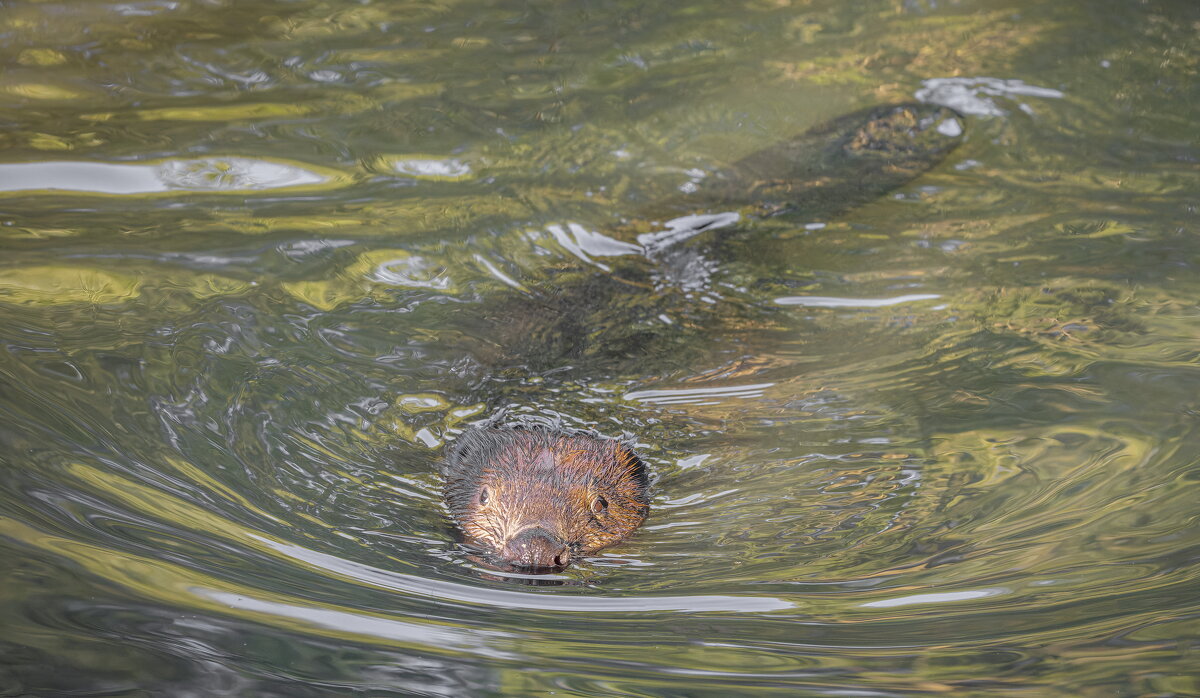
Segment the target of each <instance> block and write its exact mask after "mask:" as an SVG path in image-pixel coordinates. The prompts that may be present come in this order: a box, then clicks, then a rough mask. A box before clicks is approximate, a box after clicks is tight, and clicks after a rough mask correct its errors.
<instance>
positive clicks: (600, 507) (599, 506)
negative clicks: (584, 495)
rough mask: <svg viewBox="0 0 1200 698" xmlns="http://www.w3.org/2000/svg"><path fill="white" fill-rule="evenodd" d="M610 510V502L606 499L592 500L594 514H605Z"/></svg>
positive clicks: (597, 498)
mask: <svg viewBox="0 0 1200 698" xmlns="http://www.w3.org/2000/svg"><path fill="white" fill-rule="evenodd" d="M607 509H608V500H607V499H605V498H604V497H596V498H595V499H593V500H592V513H593V514H603V513H604V512H605V511H606V510H607Z"/></svg>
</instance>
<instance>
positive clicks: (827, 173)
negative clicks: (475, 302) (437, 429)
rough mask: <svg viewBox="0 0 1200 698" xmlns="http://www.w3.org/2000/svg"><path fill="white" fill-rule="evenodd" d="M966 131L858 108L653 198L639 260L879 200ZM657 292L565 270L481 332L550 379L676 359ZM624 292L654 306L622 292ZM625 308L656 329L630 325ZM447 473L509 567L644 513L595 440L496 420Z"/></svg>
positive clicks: (636, 470)
mask: <svg viewBox="0 0 1200 698" xmlns="http://www.w3.org/2000/svg"><path fill="white" fill-rule="evenodd" d="M962 134H963V125H962V120H961V117H960V116H959V115H958V114H956V113H955V112H953V111H952V110H950V109H946V108H944V107H935V106H929V105H923V104H902V105H894V106H885V107H875V108H871V109H865V110H862V111H859V112H855V113H853V114H849V115H847V116H844V117H841V118H838V119H835V120H833V121H831V122H829V123H827V124H823V125H821V126H818V127H816V128H813V129H810V130H809V131H807V132H805V133H803V134H801V135H799V136H797V137H795V138H793V139H791V140H789V141H786V142H784V143H781V144H779V145H777V146H775V147H773V148H768V149H766V150H763V151H760V152H758V153H755V154H753V155H750V156H748V157H746V158H743V159H742V160H740V161H738V162H737V163H735V164H734V165H733V166H731V167H729V168H728V169H725V170H722V171H718V172H715V173H713V174H712V176H710V177H708V178H706V180H705V183H704V185H703V186H702V187H700V189H699V190H698V191H696V192H693V193H690V194H685V195H676V196H673V197H671V198H670V199H668V200H665V201H660V202H659V203H658V204H656V205H655V206H653V207H650V210H647V211H645V212H644V213H643V214H642V215H639V216H635V217H634V218H633V219H631V220H635V221H636V220H641V221H654V220H657V221H664V220H668V219H674V220H671V221H670V223H669V224H668V230H667V231H665V232H663V233H656V234H650V235H639V236H638V239H639V241H640V242H642V243H643V244H642V248H643V250H644V257H645V259H648V260H649V261H650V262H651V263H653V264H655V265H658V267H659V268H664V267H665V266H666V265H671V264H675V263H678V261H677V260H674V259H673V258H672V255H674V256H675V257H679V256H680V254H678V253H677V252H678V251H679V250H681V249H682V248H681V247H680V242H681V241H683V240H686V239H688V238H690V237H693V236H695V235H699V234H701V233H703V234H710V231H713V230H717V229H718V228H726V229H727V231H728V228H729V226H731V224H732V223H733V222H736V221H738V220H740V219H741V218H743V217H748V218H765V217H774V216H779V215H783V214H797V215H803V216H805V217H806V219H807V220H810V221H812V220H822V219H827V218H829V217H831V216H833V215H836V214H837V213H840V212H842V211H845V210H847V209H849V208H852V207H854V206H858V205H862V204H865V203H868V202H870V201H873V200H876V199H878V198H880V197H881V196H883V195H884V194H886V193H887V192H889V191H891V190H893V189H895V188H897V187H899V186H901V185H903V184H905V183H907V182H908V181H910V180H912V179H914V178H915V177H917V176H918V175H920V174H922V173H924V172H926V171H928V170H929V169H931V168H932V167H933V166H934V165H936V164H937V163H939V162H941V161H942V159H944V158H945V156H946V155H947V154H948V153H949V152H950V151H952V150H953V149H954V148H955V147H956V146H957V145H958V144H959V143H960V142H961V140H962ZM714 212H715V213H716V214H717V215H715V216H714V215H691V214H713V213H714ZM714 221H715V222H716V223H714ZM717 234H718V235H719V234H720V233H717ZM727 247H730V246H727ZM643 261H645V260H643ZM572 281H574V283H572ZM563 282H565V283H563ZM653 288H654V286H653V285H652V284H648V283H644V282H642V281H641V280H638V279H630V278H621V277H620V276H619V275H618V274H616V273H612V274H598V273H595V272H594V270H593V271H592V272H586V271H585V272H578V273H573V272H564V273H561V274H558V275H556V277H555V283H554V284H552V287H551V288H548V289H534V291H533V293H532V294H531V295H530V297H518V298H517V299H516V300H517V301H518V302H517V303H515V304H512V305H509V306H506V307H504V308H502V309H501V310H500V312H495V313H493V314H492V316H491V317H492V318H493V319H494V322H493V326H491V327H490V328H489V331H488V332H487V333H486V336H488V337H489V338H490V339H491V340H492V341H493V343H494V345H495V346H497V347H500V348H501V350H502V351H507V352H508V353H509V354H510V356H512V357H513V359H514V360H515V361H516V362H518V365H520V366H522V367H525V370H528V369H529V367H530V366H533V365H537V364H538V362H540V363H541V364H543V365H545V366H546V368H547V369H548V370H557V369H558V368H559V367H561V366H562V365H563V362H566V361H572V360H579V359H586V358H588V357H596V356H599V357H601V358H607V359H610V360H611V361H622V360H639V359H638V358H637V357H638V356H641V357H643V360H644V358H645V357H647V356H648V355H653V354H654V353H655V352H659V353H663V354H665V355H670V356H675V357H677V356H679V351H680V350H679V347H680V346H682V345H683V344H686V342H682V341H681V340H682V339H686V338H682V337H679V336H675V335H667V334H664V333H670V332H676V333H678V332H682V331H683V330H682V329H680V326H681V325H682V324H684V323H667V324H665V325H664V323H662V322H661V321H659V320H658V318H661V317H665V316H664V315H663V314H662V312H663V311H662V309H661V307H660V305H661V303H662V302H665V301H663V300H662V299H663V297H665V296H666V295H667V294H663V293H657V292H655V291H652V290H651V289H653ZM633 293H638V294H641V296H651V297H650V298H638V299H633V300H631V299H630V298H628V297H622V296H621V294H625V296H628V295H629V294H633ZM520 303H525V304H526V306H525V307H522V306H520ZM630 308H637V309H640V310H639V311H638V312H640V313H641V315H644V316H646V318H650V322H651V323H652V325H653V326H654V329H653V330H646V329H645V328H644V327H643V325H645V324H646V323H641V324H639V319H638V318H637V317H636V316H632V315H630V314H629V309H630ZM691 324H694V323H691ZM689 337H690V335H689ZM585 338H586V339H585ZM692 339H694V338H692ZM660 340H661V341H660ZM688 341H691V340H690V339H689V340H688ZM445 474H446V487H445V500H446V503H447V505H448V507H449V510H450V514H451V516H452V518H453V520H454V522H455V524H457V526H458V527H459V529H460V530H461V531H462V533H463V537H464V540H465V542H466V543H467V544H468V545H471V546H474V547H476V548H478V549H480V550H482V551H483V552H484V553H485V555H486V557H487V559H488V560H489V564H494V565H496V566H497V567H500V568H504V569H508V570H519V571H527V572H547V571H557V570H562V569H563V568H565V567H566V566H567V565H568V564H569V563H570V562H571V560H572V559H573V558H575V557H578V556H579V555H584V554H589V553H593V552H596V551H598V550H600V549H601V548H604V547H606V546H609V545H612V544H614V543H617V542H619V541H621V540H624V539H625V538H626V537H628V536H629V535H630V534H631V533H632V532H633V531H634V530H635V529H636V528H637V527H638V526H639V525H641V523H642V521H643V520H644V519H645V518H646V515H647V514H648V512H649V495H648V491H647V490H648V480H647V473H646V467H645V465H644V464H643V463H642V460H641V459H640V458H639V457H638V456H637V454H635V453H634V452H633V451H632V449H630V448H629V447H628V446H626V445H624V444H622V443H620V442H618V441H615V440H613V439H609V438H605V437H603V436H601V435H599V434H596V433H594V432H584V431H576V430H568V429H561V428H556V427H552V426H546V425H542V424H535V423H529V422H518V423H510V424H499V423H497V421H496V420H492V421H490V422H488V423H486V424H484V425H482V426H479V427H475V428H473V429H471V430H469V431H467V432H466V433H464V434H463V435H462V436H460V437H459V438H458V440H457V444H456V446H455V447H454V449H453V450H452V452H451V454H450V456H449V458H448V462H447V466H446V471H445Z"/></svg>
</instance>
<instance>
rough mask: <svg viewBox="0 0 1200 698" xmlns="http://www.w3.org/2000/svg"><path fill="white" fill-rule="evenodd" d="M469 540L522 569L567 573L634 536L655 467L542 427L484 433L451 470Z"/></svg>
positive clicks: (603, 443)
mask: <svg viewBox="0 0 1200 698" xmlns="http://www.w3.org/2000/svg"><path fill="white" fill-rule="evenodd" d="M445 496H446V503H447V504H448V505H449V507H450V511H451V514H452V515H453V516H454V519H455V521H457V522H458V524H459V527H460V528H461V529H462V531H463V535H464V536H465V538H466V541H467V543H469V544H471V545H473V546H475V547H477V548H479V549H481V551H483V552H484V553H485V555H487V557H488V559H489V561H490V562H492V563H493V564H498V565H499V566H502V567H508V568H513V569H517V570H522V571H531V572H542V571H554V570H561V569H563V568H565V567H566V566H567V565H568V564H569V563H570V561H571V559H572V558H574V557H576V556H579V555H586V554H589V553H593V552H596V551H597V550H600V549H601V548H604V547H606V546H608V545H611V544H613V543H616V542H618V541H620V540H623V539H624V538H626V537H627V536H628V535H629V534H630V533H632V532H633V531H634V529H636V528H637V527H638V526H640V525H641V523H642V521H643V520H644V519H645V518H646V514H647V512H648V511H649V508H650V501H649V494H648V482H647V473H646V466H645V464H644V463H642V460H641V459H640V458H638V457H637V455H636V454H635V453H634V452H633V451H632V450H631V449H630V448H629V447H628V446H626V445H624V444H622V443H620V442H618V441H615V440H613V439H607V438H603V437H600V436H599V435H597V434H592V433H590V432H582V431H573V430H563V429H556V428H551V427H545V426H540V425H530V424H506V425H487V426H483V427H477V428H475V429H472V430H471V431H469V432H467V433H466V434H465V435H464V436H463V437H462V438H460V439H459V441H458V444H457V445H456V448H455V449H454V452H453V453H452V454H451V456H450V459H449V463H448V465H447V469H446V492H445Z"/></svg>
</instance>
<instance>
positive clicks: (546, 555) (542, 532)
mask: <svg viewBox="0 0 1200 698" xmlns="http://www.w3.org/2000/svg"><path fill="white" fill-rule="evenodd" d="M500 558H501V560H502V561H503V562H505V563H507V564H509V565H512V566H513V567H516V568H519V569H522V570H527V571H531V572H555V571H559V570H562V569H565V568H566V566H567V565H568V564H570V563H571V548H570V546H568V545H567V544H566V543H563V542H562V541H561V540H559V539H558V537H557V536H555V535H554V534H553V533H550V532H549V531H547V530H546V529H544V528H541V527H534V528H527V529H525V530H523V531H521V532H519V533H518V534H517V535H515V536H513V537H512V538H510V539H508V541H507V542H506V543H505V544H504V547H503V548H502V549H501V550H500Z"/></svg>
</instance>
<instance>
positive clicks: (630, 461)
mask: <svg viewBox="0 0 1200 698" xmlns="http://www.w3.org/2000/svg"><path fill="white" fill-rule="evenodd" d="M617 458H618V459H619V460H620V462H621V464H622V466H624V468H625V476H626V477H628V478H629V479H630V480H632V481H633V482H634V484H635V485H636V486H637V488H638V490H640V491H641V492H643V493H644V492H646V490H648V489H649V488H650V473H649V471H648V470H647V468H646V463H645V462H644V461H642V459H641V458H639V457H638V454H636V453H634V452H633V449H631V448H629V447H627V446H623V445H622V446H618V447H617Z"/></svg>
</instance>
